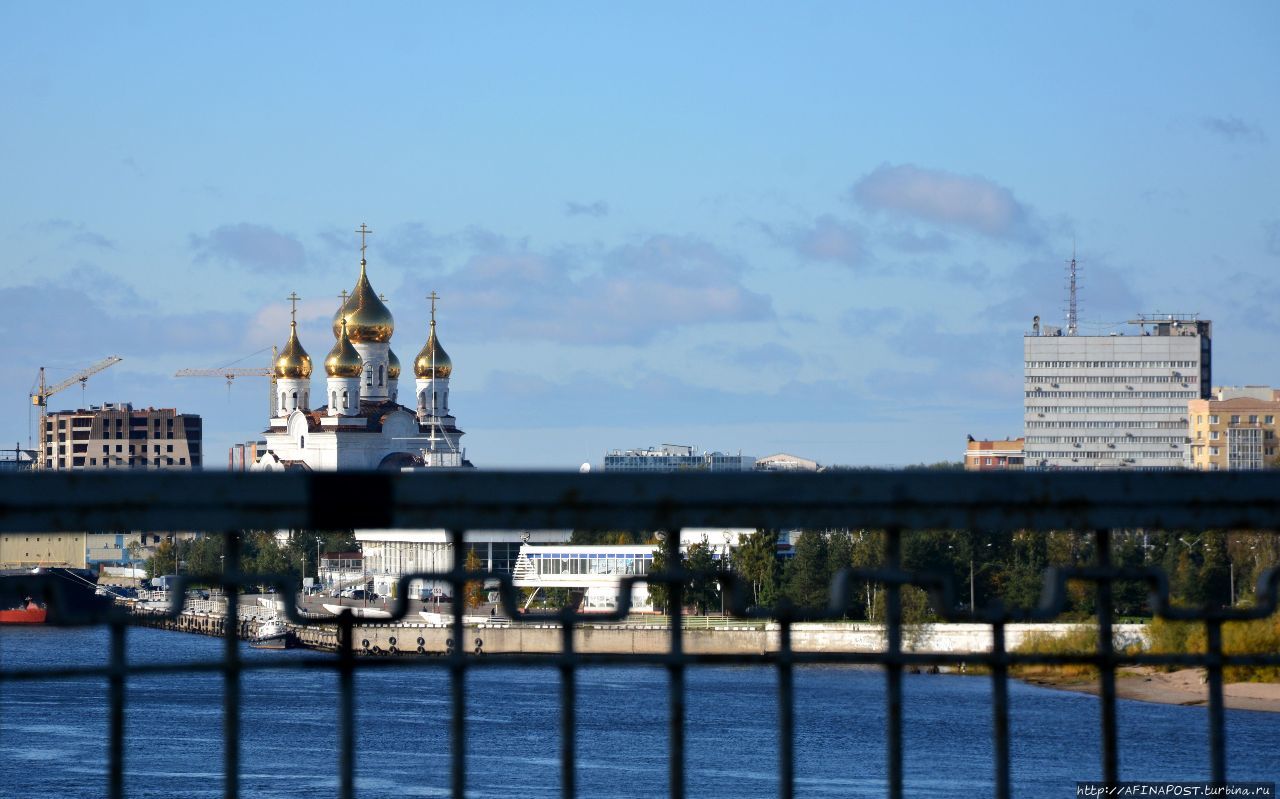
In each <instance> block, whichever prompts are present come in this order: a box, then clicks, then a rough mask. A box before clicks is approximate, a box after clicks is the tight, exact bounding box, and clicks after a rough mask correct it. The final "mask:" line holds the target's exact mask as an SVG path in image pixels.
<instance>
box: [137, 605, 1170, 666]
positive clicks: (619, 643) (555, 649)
mask: <svg viewBox="0 0 1280 799" xmlns="http://www.w3.org/2000/svg"><path fill="white" fill-rule="evenodd" d="M271 596H272V599H273V600H274V595H271ZM225 607H226V606H225V603H224V602H223V601H222V600H221V599H211V600H190V599H189V600H188V601H187V605H186V606H185V607H184V610H183V613H182V614H180V615H179V616H178V617H177V618H173V617H172V616H170V615H168V613H167V611H166V610H162V609H160V608H156V607H149V608H139V609H136V610H135V611H134V616H135V618H136V619H138V623H139V624H142V625H145V626H149V627H159V628H162V629H166V630H173V631H175V632H184V633H195V634H197V635H209V636H223V635H225V624H226V612H225ZM237 615H238V616H239V620H238V622H237V628H236V635H237V637H239V638H241V639H243V640H253V639H254V638H255V637H256V636H257V634H258V630H259V627H260V626H261V625H262V624H263V623H264V622H265V621H266V620H267V619H269V618H273V617H274V616H275V611H274V610H272V609H271V608H267V607H264V606H262V605H261V604H259V603H258V601H257V597H254V596H252V595H250V596H245V597H241V604H240V607H239V609H238V614H237ZM307 615H308V616H310V617H312V618H313V619H316V618H320V616H319V614H313V613H308V614H307ZM330 618H331V619H332V620H333V624H332V626H330V625H324V624H321V625H306V626H303V625H296V624H287V623H286V625H285V626H286V627H287V628H288V630H289V645H290V646H296V647H300V648H304V649H314V650H318V651H325V652H337V651H338V649H339V642H338V626H337V617H330ZM490 618H491V617H487V616H484V615H482V614H481V615H475V616H466V617H464V619H465V620H466V621H465V623H464V630H465V637H464V639H463V641H462V646H461V648H462V650H463V651H464V652H470V653H472V654H477V655H555V654H558V653H560V652H562V651H563V647H564V632H563V630H562V628H561V626H560V625H559V624H544V623H512V622H510V621H509V620H507V619H505V618H502V617H496V618H494V619H492V620H490ZM681 626H682V630H681V640H682V644H683V649H684V651H685V652H688V653H690V654H694V655H772V654H777V653H779V652H782V651H784V647H783V643H782V625H781V624H778V623H777V622H765V621H758V620H749V619H735V618H733V617H731V616H719V615H717V616H686V617H684V618H683V619H682V625H681ZM1078 627H1079V625H1077V624H1069V623H1026V624H1009V625H1006V626H1005V628H1004V638H1005V642H1006V646H1008V647H1009V648H1011V649H1016V648H1017V647H1018V646H1019V645H1020V644H1021V643H1022V642H1023V641H1024V640H1025V639H1026V638H1027V636H1028V635H1031V634H1040V635H1050V636H1059V635H1065V634H1067V633H1069V632H1070V631H1072V630H1074V629H1076V628H1078ZM1112 634H1113V640H1114V643H1115V646H1116V647H1117V648H1120V649H1123V648H1125V647H1128V646H1130V645H1134V644H1145V643H1146V641H1147V627H1146V625H1145V624H1116V625H1113V630H1112ZM887 641H888V638H887V631H886V629H885V626H884V625H882V624H875V623H869V622H852V621H851V622H836V621H827V622H811V623H795V624H792V625H790V650H791V651H793V652H801V653H814V654H818V653H879V652H884V651H885V649H886V644H887ZM352 642H353V649H354V651H355V652H356V653H357V654H359V655H364V656H390V655H447V654H451V653H452V651H453V648H454V646H455V642H454V628H453V626H452V624H449V623H447V622H446V623H431V622H428V621H425V620H424V621H408V620H402V621H397V622H363V623H361V622H357V623H356V624H355V625H354V627H353V635H352ZM992 643H993V641H992V631H991V625H989V624H962V623H936V624H923V625H919V626H918V627H916V628H913V629H911V630H908V631H906V635H905V640H904V642H903V648H904V650H906V651H911V652H919V653H928V654H947V653H954V654H957V655H959V654H973V653H983V652H990V651H991V650H992ZM670 646H671V625H670V619H669V617H667V616H660V615H652V616H649V615H635V616H632V617H630V618H628V619H627V620H626V621H623V622H617V623H599V624H593V623H590V622H586V623H581V624H578V625H575V627H574V630H573V650H574V651H575V652H579V653H583V654H598V655H660V654H663V653H665V652H668V651H669V650H670Z"/></svg>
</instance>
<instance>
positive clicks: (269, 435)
mask: <svg viewBox="0 0 1280 799" xmlns="http://www.w3.org/2000/svg"><path fill="white" fill-rule="evenodd" d="M361 227H362V230H361V231H360V232H361V233H362V234H363V233H366V232H367V230H366V229H364V227H363V226H361ZM367 266H368V264H367V262H366V261H365V245H364V242H363V235H362V241H361V246H360V277H359V279H358V280H356V286H355V290H354V291H352V292H351V294H350V295H347V294H346V293H345V292H344V293H343V301H342V304H341V305H340V306H339V308H338V311H337V313H335V314H334V315H333V336H334V338H335V339H337V341H336V342H335V343H334V345H333V349H331V350H330V351H329V354H328V355H327V356H326V357H325V359H324V371H325V375H326V379H325V390H324V394H323V395H321V399H322V401H327V404H325V405H321V406H320V407H312V405H311V372H312V367H311V356H309V355H308V354H307V352H306V350H304V349H303V348H302V342H300V341H299V340H298V322H297V305H296V301H297V299H298V297H297V296H296V295H294V296H292V297H290V299H291V300H293V301H294V310H293V319H292V321H291V322H290V323H289V328H290V329H289V340H288V342H286V343H285V345H284V349H282V350H281V351H280V353H279V355H278V356H277V358H276V361H275V364H274V371H275V379H276V392H275V413H274V414H273V416H272V418H271V422H270V425H269V427H268V429H267V431H266V440H267V446H266V450H265V451H264V452H263V453H262V455H261V457H259V458H258V461H257V462H256V463H255V464H254V465H253V467H252V468H253V470H254V471H284V470H290V469H304V470H312V471H335V470H338V469H342V470H350V469H390V470H395V471H403V470H413V469H420V468H455V469H456V468H468V467H470V466H471V463H470V462H469V461H467V460H466V457H465V453H464V452H463V451H462V450H461V449H460V448H459V446H458V442H459V440H460V439H461V438H462V435H463V433H462V431H461V430H459V429H458V426H457V420H456V419H455V418H454V417H453V416H452V415H451V414H450V413H449V376H450V375H451V374H452V373H453V363H452V361H450V360H449V355H448V354H447V353H446V352H445V351H444V347H441V346H440V342H439V340H437V338H436V308H435V301H436V299H437V297H436V295H435V293H434V292H432V294H431V297H430V299H431V329H430V331H429V333H428V335H427V343H426V344H425V345H424V346H423V347H422V350H421V351H420V352H419V353H418V357H416V358H414V361H413V373H414V378H415V379H414V388H415V396H416V400H415V403H416V408H415V409H409V408H406V407H404V406H403V405H400V404H399V402H398V401H397V394H398V390H397V387H398V384H399V380H400V359H399V358H397V357H396V354H395V353H394V352H392V351H391V334H392V333H393V332H394V331H395V322H394V320H393V319H392V317H391V311H389V310H387V306H386V305H385V304H383V302H382V300H381V299H380V298H379V297H378V295H377V293H375V292H374V290H373V286H371V285H370V284H369V276H368V274H367V273H366V270H367Z"/></svg>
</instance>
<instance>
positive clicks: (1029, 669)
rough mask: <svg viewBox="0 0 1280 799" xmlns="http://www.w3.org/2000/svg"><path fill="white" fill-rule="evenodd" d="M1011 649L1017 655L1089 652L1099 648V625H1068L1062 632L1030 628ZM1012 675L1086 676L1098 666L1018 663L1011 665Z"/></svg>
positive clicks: (1091, 674) (1023, 676) (1087, 653)
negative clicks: (1035, 630)
mask: <svg viewBox="0 0 1280 799" xmlns="http://www.w3.org/2000/svg"><path fill="white" fill-rule="evenodd" d="M1013 651H1014V652H1016V653H1018V654H1020V655H1092V654H1094V653H1095V652H1097V651H1098V628H1097V627H1096V626H1093V625H1089V624H1081V625H1078V626H1075V627H1071V628H1070V629H1068V630H1067V631H1066V632H1065V633H1062V634H1060V635H1056V634H1053V633H1042V632H1033V633H1030V634H1028V635H1027V636H1026V637H1025V638H1023V639H1022V643H1020V644H1019V645H1018V646H1017V647H1015V648H1014V650H1013ZM1010 673H1011V674H1013V675H1014V676H1015V677H1021V678H1024V679H1025V678H1027V677H1052V678H1055V679H1061V678H1080V679H1083V678H1086V677H1094V676H1096V675H1097V673H1098V669H1097V668H1096V667H1094V666H1091V665H1089V664H1087V663H1061V664H1050V663H1034V664H1018V665H1016V666H1014V667H1012V668H1011V669H1010Z"/></svg>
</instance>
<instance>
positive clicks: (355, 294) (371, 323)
mask: <svg viewBox="0 0 1280 799" xmlns="http://www.w3.org/2000/svg"><path fill="white" fill-rule="evenodd" d="M344 318H345V319H346V320H347V332H348V335H350V337H351V340H352V341H355V342H359V343H371V342H378V343H386V342H388V341H390V340H391V334H392V333H393V332H395V329H396V323H395V320H394V319H393V318H392V317H391V311H389V310H387V306H386V305H384V304H383V302H382V300H380V299H378V294H377V292H375V291H374V290H373V286H371V285H369V276H368V275H367V274H365V261H364V259H363V258H361V259H360V278H359V279H358V280H356V287H355V290H354V291H352V292H351V296H350V297H347V301H346V302H344V303H343V304H342V307H341V308H339V309H338V312H337V313H336V314H334V315H333V336H334V338H337V337H338V327H339V325H340V324H341V323H342V320H343V319H344Z"/></svg>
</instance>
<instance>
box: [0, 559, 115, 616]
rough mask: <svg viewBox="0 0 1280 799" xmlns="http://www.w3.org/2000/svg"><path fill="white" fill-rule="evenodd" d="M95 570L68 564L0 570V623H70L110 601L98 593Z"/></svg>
mask: <svg viewBox="0 0 1280 799" xmlns="http://www.w3.org/2000/svg"><path fill="white" fill-rule="evenodd" d="M97 590H98V573H97V572H95V571H91V570H89V569H77V568H73V567H70V566H37V567H36V568H34V569H4V570H0V624H74V623H76V622H78V621H89V620H90V619H91V618H93V617H94V616H95V615H97V614H99V613H100V612H101V611H102V610H103V609H105V608H106V607H108V606H109V605H110V603H111V600H110V598H109V597H104V596H98V594H97Z"/></svg>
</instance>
